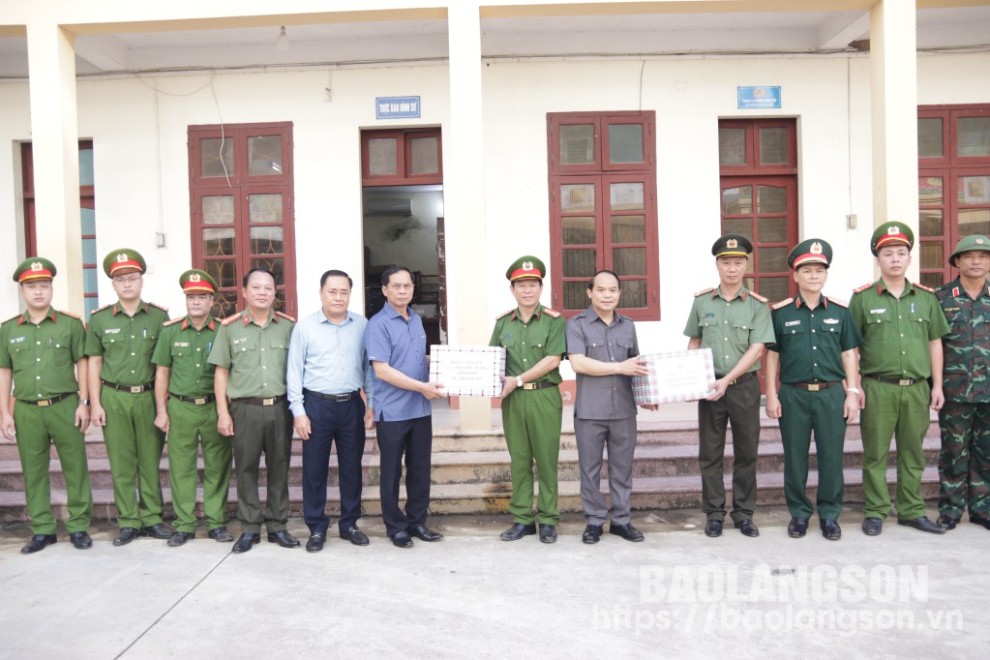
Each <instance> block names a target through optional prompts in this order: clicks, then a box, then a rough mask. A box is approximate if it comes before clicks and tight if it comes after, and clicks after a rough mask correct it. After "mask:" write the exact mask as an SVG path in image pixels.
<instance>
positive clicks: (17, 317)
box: [4, 314, 21, 323]
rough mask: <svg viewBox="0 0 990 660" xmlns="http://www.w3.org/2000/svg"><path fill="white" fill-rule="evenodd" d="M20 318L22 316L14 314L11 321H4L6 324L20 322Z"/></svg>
mask: <svg viewBox="0 0 990 660" xmlns="http://www.w3.org/2000/svg"><path fill="white" fill-rule="evenodd" d="M20 318H21V315H20V314H14V315H13V316H11V317H10V318H9V319H7V320H6V321H4V323H10V322H11V321H16V320H18V319H20Z"/></svg>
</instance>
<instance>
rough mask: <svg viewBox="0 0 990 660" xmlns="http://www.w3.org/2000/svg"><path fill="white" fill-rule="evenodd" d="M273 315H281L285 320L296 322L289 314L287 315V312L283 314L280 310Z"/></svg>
mask: <svg viewBox="0 0 990 660" xmlns="http://www.w3.org/2000/svg"><path fill="white" fill-rule="evenodd" d="M275 315H276V316H281V317H282V318H283V319H285V320H286V321H291V322H292V323H295V322H296V320H295V319H294V318H292V317H291V316H289V315H288V314H283V313H282V312H275Z"/></svg>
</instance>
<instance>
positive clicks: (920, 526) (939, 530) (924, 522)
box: [897, 516, 945, 534]
mask: <svg viewBox="0 0 990 660" xmlns="http://www.w3.org/2000/svg"><path fill="white" fill-rule="evenodd" d="M897 524H898V525H906V526H907V527H914V528H915V529H917V530H920V531H922V532H928V533H929V534H945V528H944V527H939V526H938V525H937V524H936V523H934V522H932V521H931V520H929V519H928V518H926V517H925V516H921V517H920V518H915V519H914V520H901V519H900V518H898V519H897Z"/></svg>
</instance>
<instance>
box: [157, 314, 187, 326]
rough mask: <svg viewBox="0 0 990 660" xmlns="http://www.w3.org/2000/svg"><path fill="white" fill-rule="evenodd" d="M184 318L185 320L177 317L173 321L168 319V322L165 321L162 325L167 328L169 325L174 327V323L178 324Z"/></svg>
mask: <svg viewBox="0 0 990 660" xmlns="http://www.w3.org/2000/svg"><path fill="white" fill-rule="evenodd" d="M184 318H185V317H184V316H177V317H176V318H174V319H169V320H168V321H165V323H162V325H163V326H164V327H166V328H167V327H168V326H170V325H175V324H176V323H179V322H180V321H182V319H184Z"/></svg>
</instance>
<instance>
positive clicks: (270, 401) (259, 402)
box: [231, 394, 285, 406]
mask: <svg viewBox="0 0 990 660" xmlns="http://www.w3.org/2000/svg"><path fill="white" fill-rule="evenodd" d="M231 401H236V402H237V403H247V404H250V405H252V406H274V405H275V404H276V403H281V402H282V401H285V395H284V394H280V395H279V396H273V397H269V398H267V399H258V398H249V397H246V398H243V399H231Z"/></svg>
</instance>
